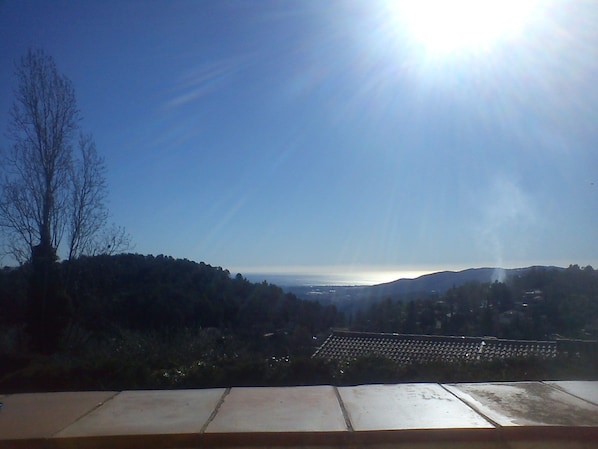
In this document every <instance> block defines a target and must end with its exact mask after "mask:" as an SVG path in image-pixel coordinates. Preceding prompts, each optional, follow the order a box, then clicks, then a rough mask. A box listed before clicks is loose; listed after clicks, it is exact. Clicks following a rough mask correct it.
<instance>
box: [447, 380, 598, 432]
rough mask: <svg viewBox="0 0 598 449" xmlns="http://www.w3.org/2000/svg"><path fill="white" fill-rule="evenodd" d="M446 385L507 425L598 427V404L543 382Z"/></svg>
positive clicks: (480, 409) (491, 417)
mask: <svg viewBox="0 0 598 449" xmlns="http://www.w3.org/2000/svg"><path fill="white" fill-rule="evenodd" d="M446 388H447V389H449V390H450V391H451V392H453V393H454V394H455V395H456V396H458V397H459V398H461V399H462V400H463V401H465V402H466V403H467V404H469V405H470V406H471V407H473V408H474V409H476V410H478V411H479V412H480V413H482V414H483V415H485V416H486V417H488V418H489V419H491V420H492V421H494V422H496V423H497V424H499V425H500V426H502V427H504V428H510V427H523V426H526V427H527V428H529V429H533V428H534V427H537V426H543V427H550V426H552V427H555V426H556V427H559V426H560V427H567V426H568V427H571V428H577V429H578V433H584V432H583V431H582V430H581V429H580V428H581V427H584V426H586V427H595V428H597V429H598V406H596V405H593V404H590V403H588V402H586V401H583V400H581V399H578V398H576V397H574V396H571V395H570V394H567V393H565V392H563V391H560V390H557V389H555V388H553V387H551V386H550V385H546V384H543V383H541V382H509V383H480V384H455V385H447V386H446Z"/></svg>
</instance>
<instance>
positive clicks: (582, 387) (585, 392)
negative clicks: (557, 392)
mask: <svg viewBox="0 0 598 449" xmlns="http://www.w3.org/2000/svg"><path fill="white" fill-rule="evenodd" d="M544 383H546V384H548V385H551V386H553V387H556V388H560V389H561V390H563V391H565V392H567V393H569V394H572V395H574V396H577V397H578V398H581V399H585V400H586V401H589V402H593V403H594V404H596V405H598V381H596V380H594V381H578V380H571V381H554V382H544Z"/></svg>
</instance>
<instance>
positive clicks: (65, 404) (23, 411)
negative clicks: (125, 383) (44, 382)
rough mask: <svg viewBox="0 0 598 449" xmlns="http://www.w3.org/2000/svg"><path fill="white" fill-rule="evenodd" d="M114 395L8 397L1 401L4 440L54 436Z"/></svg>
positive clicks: (94, 392) (1, 435)
mask: <svg viewBox="0 0 598 449" xmlns="http://www.w3.org/2000/svg"><path fill="white" fill-rule="evenodd" d="M114 395H116V392H114V391H99V392H98V391H87V392H66V393H24V394H14V395H5V396H3V397H2V398H1V402H2V403H3V407H2V408H1V409H0V439H1V440H5V441H6V440H34V439H43V438H48V437H51V436H52V435H54V434H55V433H57V432H59V431H60V430H62V429H64V428H65V427H67V426H68V425H69V424H71V423H73V422H74V421H75V420H77V419H78V418H80V417H82V416H84V415H85V414H86V413H89V412H90V411H92V410H94V409H95V408H97V407H99V406H100V405H102V404H103V403H104V402H105V401H107V400H109V399H110V398H112V397H113V396H114Z"/></svg>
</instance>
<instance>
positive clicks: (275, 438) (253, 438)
mask: <svg viewBox="0 0 598 449" xmlns="http://www.w3.org/2000/svg"><path fill="white" fill-rule="evenodd" d="M347 431H348V429H347V426H346V422H345V419H344V416H343V413H342V409H341V407H340V404H339V402H338V398H337V396H336V392H335V390H334V388H333V387H331V386H311V387H279V388H277V387H268V388H261V387H258V388H233V389H232V390H231V391H230V393H229V394H228V395H227V396H226V397H225V399H224V402H223V403H222V406H221V407H220V409H219V410H218V413H217V414H216V416H215V417H214V419H213V420H212V421H211V422H210V424H209V425H208V427H207V428H206V431H205V433H204V435H203V436H202V438H203V440H202V441H203V443H204V444H206V445H208V446H213V445H217V446H227V445H241V446H245V445H247V444H249V443H250V444H251V445H265V446H270V447H271V446H278V445H281V444H282V445H288V444H297V445H311V444H316V445H321V444H340V443H341V441H342V438H343V437H342V436H341V434H343V433H348V432H347Z"/></svg>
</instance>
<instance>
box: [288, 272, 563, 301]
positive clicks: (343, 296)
mask: <svg viewBox="0 0 598 449" xmlns="http://www.w3.org/2000/svg"><path fill="white" fill-rule="evenodd" d="M532 269H548V270H552V269H555V270H562V268H558V267H537V266H534V267H526V268H511V269H504V268H469V269H467V270H462V271H441V272H438V273H431V274H426V275H423V276H420V277H418V278H415V279H397V280H395V281H392V282H387V283H384V284H378V285H372V286H327V287H315V288H314V287H306V286H296V287H286V288H285V291H288V292H290V293H293V294H295V295H297V296H298V297H300V298H303V299H313V300H316V301H319V302H321V303H326V304H328V303H330V304H335V305H337V306H338V307H340V308H341V309H347V308H351V309H360V308H363V307H366V306H368V305H369V303H370V302H372V301H378V300H382V299H385V298H387V297H391V298H393V299H395V300H400V301H409V300H412V299H416V298H419V297H422V296H426V295H442V294H444V293H446V292H447V291H448V290H449V289H450V288H452V287H459V286H461V285H463V284H466V283H468V282H477V283H490V282H494V281H499V282H503V281H506V280H508V279H510V278H512V277H514V276H521V275H524V274H525V273H526V272H528V271H529V270H532Z"/></svg>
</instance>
